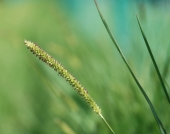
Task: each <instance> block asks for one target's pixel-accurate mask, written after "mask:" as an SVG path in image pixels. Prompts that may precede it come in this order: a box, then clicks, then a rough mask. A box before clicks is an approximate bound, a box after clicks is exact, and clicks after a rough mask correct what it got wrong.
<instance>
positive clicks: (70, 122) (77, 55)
mask: <svg viewBox="0 0 170 134" xmlns="http://www.w3.org/2000/svg"><path fill="white" fill-rule="evenodd" d="M92 4H94V3H92ZM94 8H95V6H94ZM147 8H148V9H147V16H146V17H145V19H143V20H142V25H143V28H144V31H145V33H146V35H147V37H148V40H149V42H150V44H151V48H152V50H153V54H154V56H155V58H156V60H157V63H158V65H159V68H160V70H161V72H162V73H163V77H164V78H165V79H166V81H167V83H168V84H170V77H169V75H168V74H169V72H168V69H166V68H168V67H169V65H168V63H169V57H170V54H169V53H168V52H169V50H170V48H169V45H170V39H169V35H170V27H169V24H170V16H169V15H167V14H166V13H164V12H160V10H159V8H155V7H151V6H149V7H147ZM167 13H168V11H167ZM153 14H157V16H153ZM95 15H98V14H97V10H96V13H95ZM133 15H134V16H129V17H133V18H134V21H133V22H131V26H133V27H132V29H133V30H132V33H131V37H130V40H131V42H130V44H131V45H130V46H128V47H129V48H130V49H129V52H128V53H127V54H126V58H127V59H128V61H129V63H130V65H131V67H132V68H133V70H134V71H135V73H136V76H137V78H138V79H139V81H140V83H141V85H142V86H143V87H144V89H145V91H146V93H147V94H148V96H149V97H150V99H151V101H152V102H153V105H154V106H155V109H156V111H157V113H158V115H159V117H160V119H161V120H162V122H163V124H164V126H165V128H166V130H167V132H168V133H169V132H170V127H169V124H170V119H169V118H170V116H169V113H170V106H169V105H168V102H167V100H166V97H165V95H164V93H163V90H162V89H161V88H162V87H161V86H160V82H159V81H158V78H157V75H156V73H155V70H154V67H153V65H152V62H151V60H150V57H149V54H148V52H147V49H146V47H145V44H144V42H143V40H142V36H141V34H140V31H139V28H138V25H137V21H136V20H135V13H134V14H133ZM0 16H1V21H0V70H1V72H0V134H80V133H81V134H107V133H109V130H108V128H107V127H106V126H105V124H104V123H103V122H102V120H101V119H100V118H99V117H98V116H97V115H96V114H95V113H94V112H93V111H92V110H91V109H90V108H89V107H88V106H87V105H86V103H85V102H83V101H82V99H81V98H80V97H79V95H78V94H77V93H76V92H75V91H74V90H73V88H72V87H71V86H70V85H69V84H68V83H67V82H65V80H64V79H63V78H61V77H60V76H58V74H57V73H56V72H55V71H53V70H52V69H51V68H50V67H48V66H47V65H45V64H44V63H42V62H41V61H39V60H38V59H37V58H36V57H35V56H34V55H32V54H31V53H30V52H29V50H27V49H26V47H25V45H24V39H27V40H30V41H33V42H36V43H37V44H38V45H39V46H41V47H42V48H43V49H44V50H46V51H47V52H48V53H49V54H51V55H52V56H53V57H55V58H56V59H57V60H58V61H60V62H61V63H62V64H63V65H64V66H65V68H67V69H68V70H69V71H70V72H71V73H72V74H73V75H74V76H75V77H76V78H77V79H78V80H79V81H80V82H81V84H82V85H83V86H84V87H85V88H86V89H87V90H88V92H89V94H90V95H91V96H92V97H93V99H94V100H95V101H96V102H97V104H98V105H99V106H100V108H101V109H102V113H103V115H104V116H105V118H106V120H107V121H108V122H109V124H110V125H111V126H112V128H113V129H114V131H115V132H116V134H125V133H126V134H138V133H140V134H151V133H153V134H158V133H159V129H158V127H157V124H156V122H155V120H154V117H153V115H152V113H151V111H150V109H149V107H148V105H147V103H146V101H145V99H144V97H143V96H142V94H141V93H140V91H139V89H138V88H137V86H136V84H135V83H134V81H133V79H132V77H131V76H130V74H129V72H128V70H127V68H126V66H125V65H124V63H123V61H122V59H121V58H120V56H119V54H118V52H117V51H116V49H115V48H114V46H113V44H112V43H111V41H110V39H109V37H108V34H107V33H106V31H105V29H103V25H102V23H101V22H100V21H99V20H100V19H99V20H98V21H97V22H96V23H99V24H100V27H101V29H102V30H101V32H100V33H96V34H97V35H95V36H94V37H95V38H90V37H89V36H88V35H86V33H84V32H83V31H81V28H80V27H79V26H77V25H76V24H75V23H76V22H74V20H72V19H71V17H69V13H67V12H65V11H64V9H62V8H61V7H60V6H57V5H54V3H50V2H49V3H27V4H23V5H16V6H11V5H9V6H5V5H2V4H1V5H0ZM98 17H99V16H98ZM139 17H140V16H139ZM81 19H83V18H81ZM110 24H111V23H110ZM94 27H95V26H94ZM111 27H113V28H114V26H113V25H112V26H111ZM89 30H92V29H89ZM118 42H119V41H118ZM122 50H126V48H122Z"/></svg>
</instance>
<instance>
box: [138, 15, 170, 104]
mask: <svg viewBox="0 0 170 134" xmlns="http://www.w3.org/2000/svg"><path fill="white" fill-rule="evenodd" d="M136 18H137V21H138V24H139V27H140V31H141V33H142V36H143V39H144V41H145V44H146V47H147V49H148V52H149V55H150V57H151V59H152V62H153V64H154V67H155V69H156V73H157V75H158V77H159V80H160V82H161V85H162V87H163V90H164V92H165V95H166V98H167V100H168V102H169V104H170V97H169V95H168V92H167V90H166V87H165V84H164V81H163V79H162V76H161V73H160V71H159V68H158V66H157V64H156V61H155V58H154V56H153V54H152V51H151V48H150V46H149V43H148V41H147V39H146V36H145V34H144V32H143V30H142V27H141V24H140V21H139V19H138V16H137V15H136Z"/></svg>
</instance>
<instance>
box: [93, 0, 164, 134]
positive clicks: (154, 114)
mask: <svg viewBox="0 0 170 134" xmlns="http://www.w3.org/2000/svg"><path fill="white" fill-rule="evenodd" d="M94 2H95V4H96V7H97V10H98V12H99V15H100V18H101V20H102V22H103V24H104V26H105V28H106V30H107V32H108V34H109V36H110V38H111V40H112V41H113V43H114V45H115V46H116V48H117V50H118V51H119V53H120V55H121V57H122V59H123V61H124V62H125V64H126V66H127V68H128V70H129V71H130V73H131V75H132V77H133V78H134V80H135V82H136V84H137V85H138V87H139V89H140V91H141V92H142V94H143V96H144V97H145V99H146V101H147V103H148V105H149V107H150V109H151V111H152V114H153V116H154V118H155V120H156V122H157V124H158V127H159V129H160V132H161V134H166V130H165V129H164V126H163V124H162V123H161V121H160V119H159V117H158V115H157V113H156V111H155V109H154V107H153V105H152V103H151V101H150V99H149V97H148V96H147V94H146V93H145V91H144V89H143V88H142V86H141V85H140V83H139V82H138V80H137V78H136V76H135V75H134V73H133V71H132V69H131V68H130V66H129V64H128V62H127V60H126V58H125V56H124V55H123V53H122V51H121V49H120V48H119V46H118V44H117V42H116V40H115V39H114V37H113V35H112V33H111V31H110V29H109V27H108V25H107V23H106V21H105V19H104V17H103V15H102V14H101V12H100V9H99V6H98V4H97V2H96V0H94Z"/></svg>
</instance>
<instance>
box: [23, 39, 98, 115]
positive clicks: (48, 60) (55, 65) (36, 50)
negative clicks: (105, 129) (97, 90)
mask: <svg viewBox="0 0 170 134" xmlns="http://www.w3.org/2000/svg"><path fill="white" fill-rule="evenodd" d="M24 43H25V45H26V46H27V48H28V49H30V50H31V52H32V53H33V54H35V55H36V56H37V57H39V59H40V60H42V61H43V62H45V63H46V64H47V65H49V66H50V67H52V68H53V69H54V70H55V71H57V72H58V73H59V75H60V76H62V77H64V78H65V79H66V81H68V82H69V84H70V85H71V86H72V87H73V88H74V89H75V90H76V91H77V92H78V93H79V94H80V96H81V97H82V98H83V99H84V100H85V102H86V103H87V104H88V105H89V106H90V107H91V108H92V109H93V111H94V112H96V113H97V114H98V115H100V116H101V109H100V108H99V107H98V106H97V104H96V103H95V101H94V100H93V99H92V98H91V96H90V95H89V94H88V92H87V90H86V89H85V88H84V87H83V86H82V85H81V84H80V83H79V81H77V80H76V79H75V78H74V77H73V76H72V75H71V74H70V73H69V72H68V71H67V70H66V69H65V68H64V67H63V66H62V65H61V64H60V63H59V62H58V61H57V60H55V59H54V58H53V57H52V56H50V55H49V54H47V53H46V52H45V51H44V50H42V49H41V48H40V47H39V46H38V45H36V44H35V43H32V42H30V41H26V40H25V41H24Z"/></svg>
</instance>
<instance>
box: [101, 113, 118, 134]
mask: <svg viewBox="0 0 170 134" xmlns="http://www.w3.org/2000/svg"><path fill="white" fill-rule="evenodd" d="M99 116H100V117H101V118H102V120H103V121H104V122H105V124H106V125H107V127H108V128H109V129H110V131H111V132H112V133H113V134H115V132H114V131H113V130H112V128H111V127H110V125H109V124H108V122H107V121H106V120H105V118H104V117H103V115H102V114H99Z"/></svg>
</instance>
